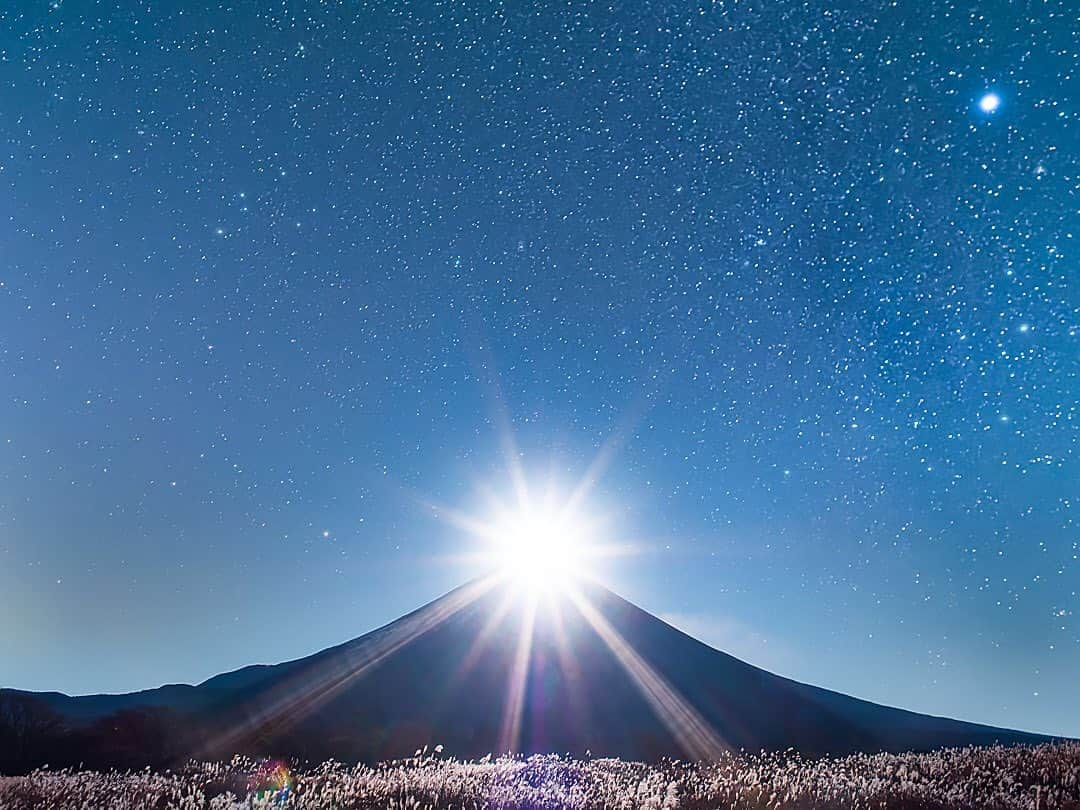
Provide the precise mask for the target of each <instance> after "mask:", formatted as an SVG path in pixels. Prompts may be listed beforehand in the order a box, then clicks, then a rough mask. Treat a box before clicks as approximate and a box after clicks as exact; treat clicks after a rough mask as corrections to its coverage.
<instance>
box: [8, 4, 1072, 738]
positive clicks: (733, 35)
mask: <svg viewBox="0 0 1080 810" xmlns="http://www.w3.org/2000/svg"><path fill="white" fill-rule="evenodd" d="M1069 6H1070V4H1069V3H1067V2H1046V3H1013V4H1005V3H995V4H987V5H985V9H986V10H985V11H975V10H973V9H975V5H970V4H953V3H948V2H944V3H939V2H930V3H921V4H905V3H901V4H893V3H886V2H863V0H838V2H836V3H830V4H826V3H820V2H815V1H814V0H811V2H807V3H789V2H734V0H733V1H732V2H717V3H697V2H691V3H674V2H670V3H653V2H641V3H637V2H634V3H629V2H627V3H619V4H610V3H592V2H584V1H582V2H558V3H549V2H540V3H538V4H527V3H502V2H468V3H458V2H444V3H435V2H431V3H429V2H415V3H410V2H400V1H399V0H387V1H386V2H377V3H362V2H334V1H332V0H330V1H328V2H308V0H290V1H289V2H275V3H263V2H242V3H236V4H234V5H228V6H226V5H211V4H209V3H206V4H204V3H198V4H184V3H179V2H130V1H129V0H107V1H103V2H78V1H77V0H57V1H56V2H52V3H47V2H44V0H41V1H40V2H39V1H37V0H35V2H28V1H27V0H14V2H9V3H5V4H4V6H3V8H2V9H0V87H2V90H3V104H2V108H0V141H2V148H0V223H2V226H0V256H2V262H0V390H2V397H0V646H2V650H3V652H2V653H0V685H5V686H15V687H22V688H28V689H58V690H62V691H66V692H69V693H85V692H93V691H125V690H131V689H136V688H145V687H151V686H156V685H158V684H161V683H164V682H172V681H188V682H194V681H199V680H202V679H204V678H206V677H208V676H210V675H212V674H214V673H216V672H220V671H223V670H227V669H230V668H235V667H238V666H241V665H244V664H248V663H252V662H271V661H279V660H284V659H288V658H292V657H296V656H299V655H303V654H306V653H309V652H312V651H314V650H317V649H319V648H321V647H324V646H327V645H329V644H332V643H336V642H340V641H342V640H344V639H347V638H351V637H353V636H356V635H359V634H360V633H362V632H365V631H367V630H369V629H371V628H373V627H375V626H377V625H379V624H381V623H384V622H386V621H388V620H390V619H393V618H395V617H396V616H397V615H399V614H401V613H403V612H405V611H407V610H410V609H412V608H415V607H417V606H418V605H420V604H421V603H423V602H426V601H428V600H430V599H432V598H434V597H436V596H438V595H439V594H441V593H442V592H443V591H445V590H447V589H449V588H450V587H452V586H454V585H456V584H458V583H459V582H460V581H462V580H463V579H464V578H466V577H467V576H471V575H473V574H475V573H476V565H475V564H465V563H462V562H461V561H460V560H459V559H458V558H459V557H460V555H462V554H463V553H464V552H466V551H468V550H469V549H470V548H473V545H474V543H473V541H472V540H470V538H468V537H467V536H466V535H464V534H463V533H462V532H461V531H460V530H458V529H456V528H455V527H454V526H452V525H450V524H449V523H448V522H447V521H446V520H445V519H442V518H441V517H439V515H438V514H435V513H433V510H432V509H431V504H443V505H448V506H452V507H457V508H463V509H474V508H475V507H476V506H477V504H478V503H479V502H480V498H479V494H478V493H479V492H480V490H481V488H482V487H485V486H486V487H491V488H493V489H494V490H495V491H496V492H498V491H500V490H503V489H505V487H506V482H507V477H506V467H507V464H506V459H505V454H504V449H505V448H504V445H505V441H506V437H507V436H513V437H514V440H515V441H516V444H517V450H518V454H519V457H520V463H521V464H522V466H523V467H524V469H525V470H526V471H527V472H528V475H529V477H530V479H531V480H533V481H534V482H541V481H546V480H548V478H549V477H552V478H554V480H556V481H557V482H559V483H560V485H561V486H566V487H570V486H573V485H574V483H575V482H576V481H577V480H579V478H580V477H581V476H582V475H584V474H585V472H586V470H587V469H588V468H589V466H590V464H591V463H592V462H593V460H594V459H595V458H596V457H597V454H598V453H600V451H601V450H602V448H605V447H610V449H611V452H610V456H609V457H608V463H607V465H606V466H605V468H604V471H603V475H602V476H601V477H600V478H599V480H598V482H597V483H596V486H595V487H594V489H593V490H592V491H591V493H590V495H589V499H588V504H589V507H588V508H590V509H592V510H594V511H595V512H596V513H598V514H601V513H602V514H603V515H605V516H606V518H607V520H608V523H607V532H608V533H609V535H610V537H611V538H614V539H615V540H616V541H618V542H620V543H624V544H626V546H627V550H628V551H629V552H632V553H628V554H626V555H625V556H622V557H620V558H618V559H616V560H613V561H610V562H609V563H607V564H605V565H604V566H603V569H602V570H601V571H600V572H599V573H600V576H601V577H602V579H603V581H605V582H606V583H608V584H609V585H610V586H611V587H613V588H614V589H616V590H617V591H619V592H620V593H622V594H623V595H624V596H626V597H628V598H630V599H632V600H634V601H636V602H638V603H639V604H640V605H641V606H643V607H645V608H646V609H648V610H650V611H652V612H654V613H656V614H658V615H661V616H663V617H665V618H668V619H669V620H671V621H673V622H674V623H676V624H678V625H679V626H680V627H683V628H685V629H687V630H688V631H690V632H692V633H694V634H696V635H698V636H699V637H701V638H702V639H703V640H705V641H707V642H709V643H712V644H714V645H716V646H719V647H720V648H722V649H725V650H727V651H729V652H732V653H733V654H736V655H739V656H740V657H743V658H745V659H747V660H749V661H751V662H753V663H756V664H759V665H762V666H765V667H767V668H769V669H773V670H774V671H777V672H780V673H782V674H785V675H789V676H792V677H795V678H799V679H803V680H807V681H811V682H813V683H816V684H821V685H825V686H829V687H831V688H835V689H839V690H841V691H845V692H849V693H852V694H855V695H858V696H861V697H866V698H870V699H873V700H877V701H881V702H885V703H890V704H894V705H901V706H905V707H908V708H912V709H916V710H920V711H927V712H933V713H940V714H947V715H951V716H957V717H961V718H965V719H971V720H977V721H983V722H988V723H994V724H1000V725H1007V726H1013V727H1020V728H1024V729H1032V730H1039V731H1048V732H1056V733H1068V734H1073V735H1080V701H1077V699H1076V681H1077V677H1078V675H1077V674H1078V673H1080V617H1078V614H1080V599H1078V591H1080V527H1078V522H1077V518H1076V513H1077V508H1078V499H1080V413H1078V406H1077V402H1078V400H1080V292H1078V290H1080V285H1078V281H1077V279H1078V275H1077V274H1078V272H1080V262H1078V256H1080V253H1078V249H1080V246H1078V245H1077V236H1076V234H1077V229H1078V227H1080V221H1078V216H1077V214H1078V197H1080V194H1078V191H1080V180H1078V178H1080V161H1078V159H1077V156H1078V154H1080V128H1078V113H1077V109H1076V101H1077V99H1078V98H1080V87H1078V82H1077V74H1078V69H1077V59H1078V58H1080V46H1078V32H1077V26H1076V17H1075V7H1074V8H1072V9H1071V10H1070V8H1069ZM981 7H982V6H980V8H981Z"/></svg>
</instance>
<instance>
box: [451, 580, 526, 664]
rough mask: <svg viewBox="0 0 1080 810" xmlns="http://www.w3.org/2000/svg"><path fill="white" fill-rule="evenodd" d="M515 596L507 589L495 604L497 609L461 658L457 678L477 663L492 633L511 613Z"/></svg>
mask: <svg viewBox="0 0 1080 810" xmlns="http://www.w3.org/2000/svg"><path fill="white" fill-rule="evenodd" d="M515 596H516V595H515V594H514V593H513V591H511V590H510V589H507V590H506V592H505V593H504V594H503V597H502V599H500V600H499V604H498V605H496V606H495V609H494V610H493V611H492V613H491V615H490V616H489V617H488V618H487V620H486V621H485V622H484V626H483V627H482V628H481V629H480V632H479V633H478V634H477V636H476V638H474V639H473V640H472V643H471V644H470V645H469V650H468V652H466V653H465V657H464V658H462V659H461V664H459V665H458V668H457V672H456V673H455V677H456V678H461V677H463V676H464V675H465V674H466V673H467V672H469V670H471V669H472V668H473V667H474V666H475V665H476V663H477V660H478V659H479V658H480V655H481V654H482V653H483V651H484V648H485V647H486V646H487V644H488V641H489V640H490V639H491V636H492V634H493V633H494V632H495V630H496V629H497V628H498V627H499V625H501V624H502V623H503V620H504V619H505V618H506V614H507V613H509V612H510V608H511V607H513V604H514V598H515Z"/></svg>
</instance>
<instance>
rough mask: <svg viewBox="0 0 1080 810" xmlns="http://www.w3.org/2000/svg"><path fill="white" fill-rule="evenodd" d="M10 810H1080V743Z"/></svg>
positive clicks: (109, 796) (108, 796) (273, 767)
mask: <svg viewBox="0 0 1080 810" xmlns="http://www.w3.org/2000/svg"><path fill="white" fill-rule="evenodd" d="M0 807H3V808H4V810H22V808H35V809H36V808H57V809H58V810H59V809H60V808H63V810H70V809H73V808H122V809H123V810H129V809H130V810H134V808H192V809H194V808H200V809H201V808H215V810H217V809H220V810H225V808H241V807H244V808H251V807H282V808H305V809H309V810H314V809H315V808H319V809H320V810H323V809H324V808H325V809H326V810H329V809H330V808H334V809H335V810H337V809H338V808H341V809H342V810H344V809H345V808H358V809H359V808H363V809H364V810H367V809H368V808H402V809H404V808H417V809H419V808H506V809H507V810H518V809H519V808H520V810H526V809H528V810H541V809H542V808H563V807H568V808H581V810H585V809H586V808H656V810H660V809H661V808H672V809H674V808H688V809H691V810H698V809H700V810H704V808H744V809H745V810H756V809H757V808H761V809H762V810H764V808H773V809H777V808H800V810H802V809H803V808H891V809H894V810H901V809H904V810H906V809H907V808H927V809H929V808H942V809H943V808H1024V809H1025V810H1029V809H1030V810H1035V808H1038V810H1043V808H1046V810H1049V809H1050V808H1070V810H1072V809H1073V808H1076V809H1077V810H1080V743H1061V744H1055V745H1040V746H1034V747H1014V748H963V749H953V750H947V751H940V752H936V753H932V754H901V755H891V754H877V755H856V756H849V757H841V758H836V759H821V760H804V759H802V758H800V757H798V756H796V755H793V754H787V755H773V754H761V755H757V756H738V757H730V758H727V759H725V760H722V761H720V762H718V763H713V764H707V765H705V764H700V765H699V764H693V763H685V762H668V763H664V764H662V765H644V764H640V763H633V762H623V761H620V760H612V759H592V760H573V759H565V758H561V757H556V756H534V757H530V758H528V759H522V758H511V757H502V758H495V759H492V758H485V759H483V760H479V761H474V762H462V761H459V760H455V759H450V758H443V757H442V756H440V755H438V754H427V753H421V754H420V755H419V756H417V757H415V758H413V759H408V760H403V761H399V762H391V763H386V764H383V765H379V766H376V767H366V766H356V767H347V766H345V765H342V764H340V763H336V762H327V763H324V764H322V765H320V766H318V767H316V768H311V769H303V770H290V769H288V768H287V767H286V766H285V765H284V764H283V763H277V762H256V761H254V760H250V759H246V758H241V757H237V758H235V759H233V760H232V761H231V762H228V763H192V764H190V765H188V766H187V767H185V768H182V769H180V770H178V771H166V772H160V773H159V772H152V771H149V770H147V771H139V772H134V773H116V772H111V773H98V772H92V771H74V772H73V771H62V772H51V771H49V770H39V771H36V772H34V773H32V774H30V775H28V776H25V777H12V778H7V779H0Z"/></svg>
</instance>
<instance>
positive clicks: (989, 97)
mask: <svg viewBox="0 0 1080 810" xmlns="http://www.w3.org/2000/svg"><path fill="white" fill-rule="evenodd" d="M1000 106H1001V96H999V95H998V94H997V93H987V94H986V95H984V96H983V97H982V98H980V99H979V109H980V110H982V111H983V112H984V113H993V112H997V109H998V107H1000Z"/></svg>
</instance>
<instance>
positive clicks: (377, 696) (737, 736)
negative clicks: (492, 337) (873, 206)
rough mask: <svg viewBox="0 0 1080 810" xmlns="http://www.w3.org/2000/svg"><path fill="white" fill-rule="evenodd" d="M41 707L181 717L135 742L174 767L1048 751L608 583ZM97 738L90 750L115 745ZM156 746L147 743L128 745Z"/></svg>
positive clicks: (456, 606)
mask: <svg viewBox="0 0 1080 810" xmlns="http://www.w3.org/2000/svg"><path fill="white" fill-rule="evenodd" d="M9 692H10V690H9ZM20 694H29V693H20ZM34 699H36V700H39V701H41V702H43V703H44V704H46V705H48V706H49V707H50V708H51V709H52V710H53V711H55V712H57V713H58V714H59V715H60V716H61V717H62V718H64V719H65V720H66V722H67V723H68V724H69V725H74V726H78V727H81V728H83V729H86V728H91V727H93V728H97V729H98V734H99V736H100V735H101V734H104V735H105V737H106V738H107V737H108V736H109V734H111V733H112V732H111V731H110V730H109V729H110V723H113V726H114V727H116V728H120V727H121V726H117V725H116V723H115V721H114V720H112V719H110V718H115V717H116V716H117V713H118V712H120V713H122V712H131V711H133V710H136V711H142V712H144V713H145V712H162V713H165V714H167V716H168V718H169V722H168V723H167V724H166V726H167V728H168V729H169V730H168V732H166V731H164V730H162V729H161V728H159V726H161V723H153V722H147V721H146V718H145V717H144V718H143V721H142V723H141V724H136V725H138V727H139V729H140V730H139V731H138V734H136V737H138V735H145V734H151V735H152V734H165V733H169V734H171V735H172V736H173V737H175V738H177V739H181V738H182V739H184V740H187V741H188V742H186V743H184V744H183V745H179V744H177V745H173V746H171V749H170V755H171V756H173V757H174V758H183V757H185V756H189V755H192V754H195V755H200V756H227V755H231V754H232V753H235V752H237V751H243V752H248V753H253V754H267V755H270V754H273V755H289V756H296V757H301V758H306V759H309V760H321V759H325V758H329V757H334V758H337V759H343V760H356V759H362V760H369V761H371V760H376V759H385V758H393V757H402V756H409V755H411V754H412V753H413V751H415V750H416V749H418V748H421V747H423V746H424V745H430V746H434V745H437V744H441V745H443V746H445V748H446V750H447V752H449V753H452V754H454V755H456V756H461V757H478V756H483V755H485V754H487V753H491V752H503V751H507V750H514V751H520V752H524V753H533V752H567V753H573V754H585V753H586V752H591V753H592V754H594V755H602V756H618V757H623V758H629V759H655V758H657V757H662V756H671V757H680V758H682V757H690V758H709V757H713V756H717V755H719V753H720V752H722V751H723V750H725V749H748V750H758V749H771V750H782V749H787V748H796V749H798V750H799V751H801V752H803V753H804V754H807V755H817V754H825V753H831V754H840V753H847V752H851V751H901V750H913V749H931V748H938V747H943V746H954V745H968V744H987V743H993V742H1002V743H1018V742H1036V741H1040V740H1042V739H1044V738H1041V737H1038V736H1036V735H1030V734H1024V733H1022V732H1015V731H1007V730H1003V729H995V728H991V727H987V726H980V725H976V724H971V723H963V722H959V721H955V720H949V719H945V718H937V717H929V716H926V715H919V714H915V713H912V712H907V711H903V710H900V709H893V708H888V707H884V706H879V705H876V704H873V703H869V702H866V701H862V700H858V699H855V698H851V697H847V696H845V695H841V694H838V693H836V692H830V691H828V690H825V689H820V688H817V687H812V686H807V685H805V684H800V683H797V682H795V681H791V680H788V679H786V678H782V677H779V676H776V675H773V674H771V673H768V672H765V671H764V670H761V669H758V668H757V667H753V666H751V665H749V664H746V663H744V662H742V661H740V660H738V659H736V658H734V657H732V656H730V655H727V654H725V653H722V652H720V651H718V650H714V649H712V648H711V647H708V646H706V645H704V644H702V643H700V642H698V641H696V640H695V639H693V638H691V637H690V636H687V635H686V634H684V633H682V632H680V631H678V630H676V629H674V628H672V627H670V626H669V625H667V624H665V623H664V622H662V621H661V620H659V619H657V618H656V617H654V616H652V615H650V614H649V613H646V612H645V611H643V610H641V609H640V608H637V607H635V606H634V605H632V604H630V603H629V602H627V601H625V600H623V599H622V598H620V597H618V596H616V595H615V594H614V593H612V592H610V591H608V590H606V589H604V588H602V587H600V586H598V585H593V584H589V585H582V586H581V588H580V591H579V596H577V597H574V598H571V597H568V596H560V597H558V598H554V599H545V598H541V599H540V600H539V601H538V602H537V601H531V600H529V599H527V598H522V597H521V596H520V595H519V594H517V593H516V592H515V591H514V589H513V588H512V587H511V586H510V585H509V584H506V583H493V582H492V581H478V582H473V583H469V584H468V585H465V586H462V587H461V588H458V589H457V590H455V591H452V592H451V593H449V594H447V595H445V596H444V597H442V598H441V599H438V600H436V601H434V602H432V603H430V604H429V605H426V606H424V607H423V608H420V609H419V610H417V611H414V612H413V613H411V614H408V615H407V616H404V617H402V618H401V619H398V620H397V621H395V622H393V623H391V624H389V625H387V626H385V627H383V628H380V629H379V630H375V631H373V632H371V633H368V634H366V635H364V636H361V637H359V638H357V639H354V640H353V641H349V642H346V643H345V644H342V645H340V646H337V647H333V648H330V649H327V650H324V651H322V652H319V653H316V654H315V655H312V656H309V657H307V658H303V659H299V660H296V661H291V662H287V663H283V664H278V665H274V666H253V667H245V668H243V669H240V670H236V671H234V672H229V673H224V674H222V675H218V676H215V677H213V678H210V679H209V680H207V681H205V682H203V683H202V684H199V685H197V686H175V685H173V686H165V687H162V688H161V689H157V690H150V691H147V692H140V693H135V694H132V695H96V696H87V697H68V696H65V695H59V694H57V693H43V694H39V695H36V696H34ZM139 707H142V708H139ZM151 707H152V708H151ZM154 717H155V718H156V715H154ZM177 724H179V726H180V727H181V728H182V729H183V732H184V733H177V731H176V728H177ZM121 725H122V724H121ZM145 725H149V726H150V727H151V730H149V731H147V730H145V729H144V728H143V726H145ZM96 739H97V738H95V737H93V735H91V738H90V739H88V740H87V741H86V742H85V743H84V744H83V747H89V748H93V747H94V746H95V745H97V746H99V747H100V745H101V743H100V741H98V742H95V741H94V740H96ZM113 742H114V743H116V741H115V740H114V741H113ZM76 747H78V746H76ZM114 747H115V746H114ZM121 747H123V746H121ZM151 747H152V746H151ZM145 749H147V745H146V741H145V740H142V739H141V738H139V739H137V740H136V742H135V743H134V744H133V745H128V746H127V747H124V750H125V751H129V750H130V751H131V752H134V753H137V752H138V751H139V750H145ZM174 749H178V750H174ZM54 764H55V763H54Z"/></svg>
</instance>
